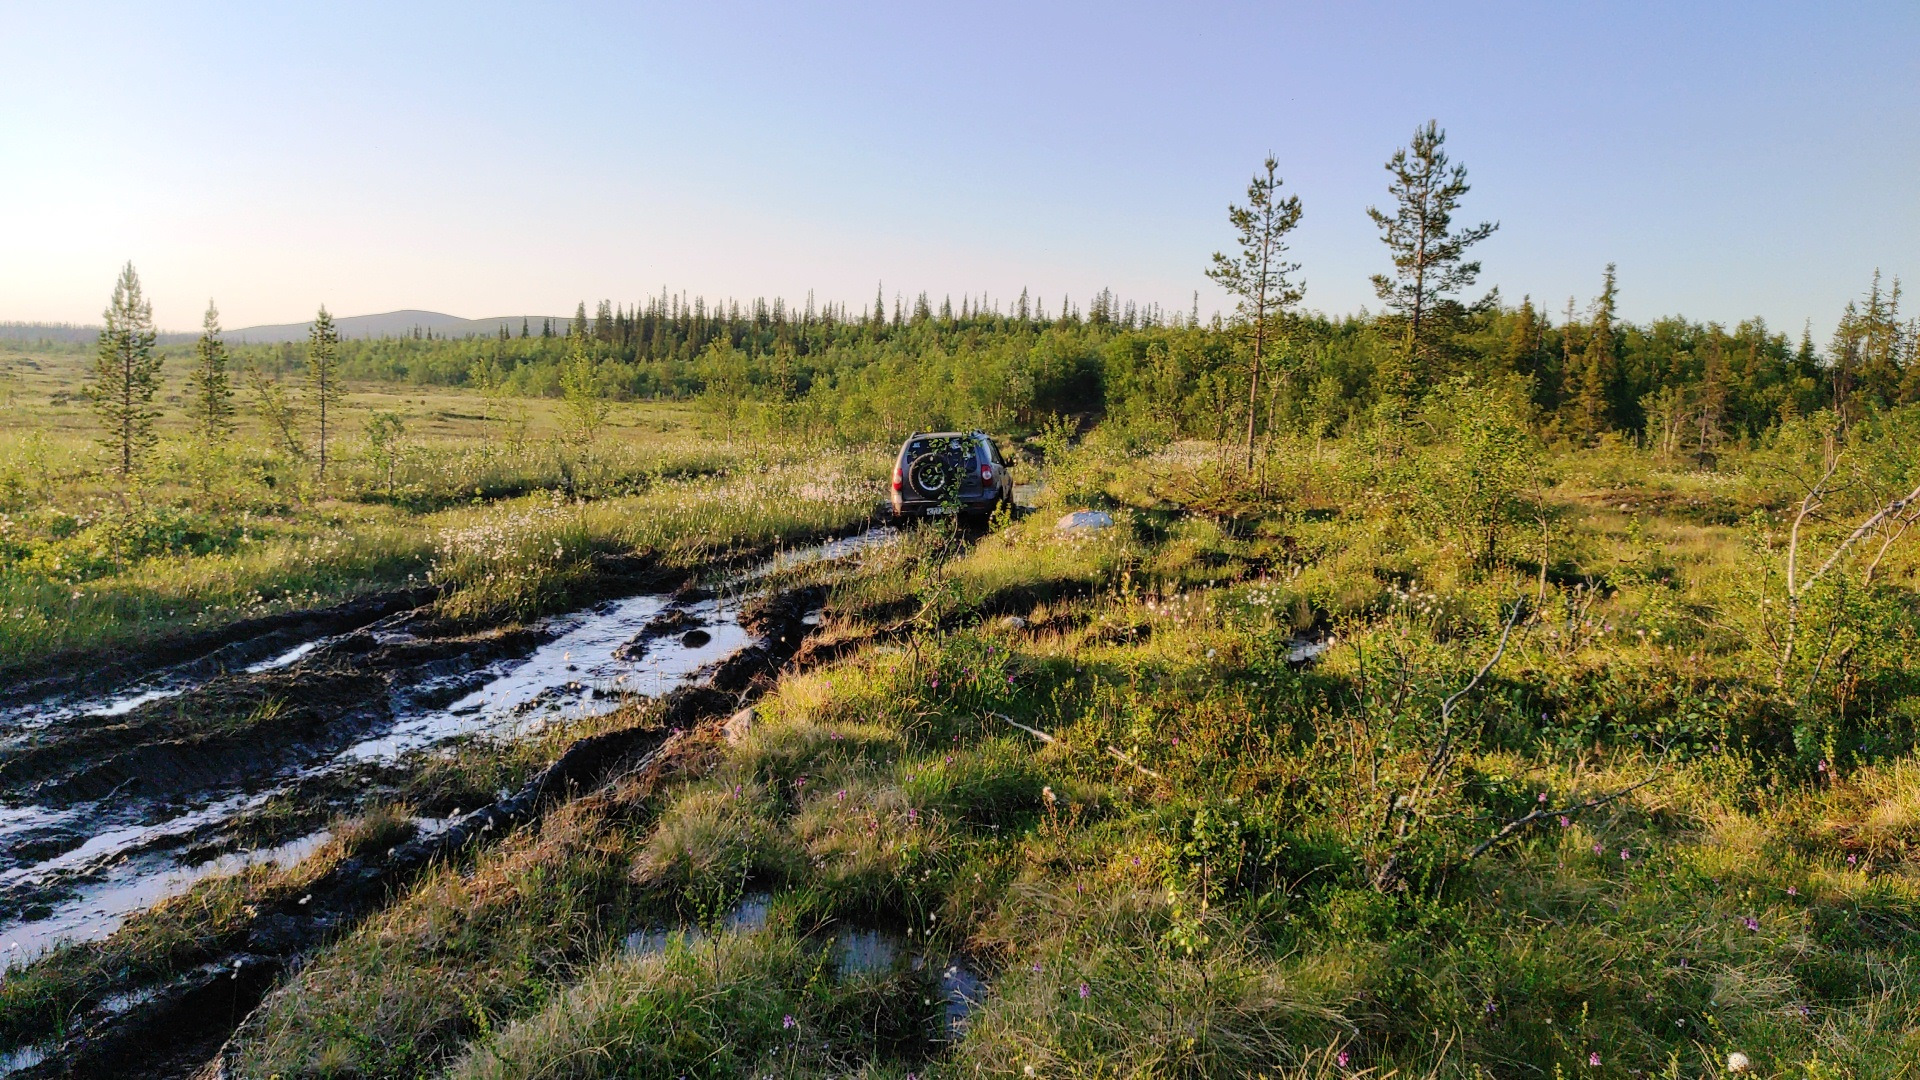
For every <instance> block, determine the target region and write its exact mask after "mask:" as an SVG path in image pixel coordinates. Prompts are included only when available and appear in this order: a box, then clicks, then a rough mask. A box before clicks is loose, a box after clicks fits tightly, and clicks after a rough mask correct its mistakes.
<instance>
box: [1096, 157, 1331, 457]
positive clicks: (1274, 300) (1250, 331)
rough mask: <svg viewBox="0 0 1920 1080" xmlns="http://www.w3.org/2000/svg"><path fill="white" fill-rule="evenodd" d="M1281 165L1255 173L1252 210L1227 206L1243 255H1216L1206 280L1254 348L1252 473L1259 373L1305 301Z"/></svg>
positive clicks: (1295, 212) (1294, 220)
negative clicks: (1286, 319) (1288, 318)
mask: <svg viewBox="0 0 1920 1080" xmlns="http://www.w3.org/2000/svg"><path fill="white" fill-rule="evenodd" d="M1279 168H1280V163H1279V162H1277V161H1275V160H1274V159H1273V158H1271V157H1269V158H1268V159H1267V160H1266V162H1265V163H1264V164H1263V166H1262V169H1263V172H1260V173H1255V174H1254V177H1253V181H1252V182H1251V183H1249V184H1248V185H1247V205H1245V206H1231V205H1230V206H1228V207H1227V220H1228V221H1230V222H1232V223H1233V228H1234V231H1235V232H1237V233H1239V234H1240V235H1239V237H1238V240H1239V243H1240V254H1239V255H1237V256H1230V255H1227V254H1226V253H1224V252H1219V251H1216V252H1214V253H1213V266H1212V267H1210V268H1208V270H1207V276H1208V277H1210V278H1212V279H1213V280H1214V281H1216V282H1218V283H1219V284H1220V287H1221V288H1223V289H1225V290H1227V291H1228V292H1230V293H1232V294H1233V295H1234V298H1235V299H1236V300H1237V301H1238V310H1239V313H1240V318H1241V320H1242V325H1243V326H1244V327H1245V328H1246V331H1247V335H1248V337H1249V339H1250V340H1251V343H1252V357H1251V362H1250V363H1249V365H1248V373H1249V376H1250V378H1249V379H1248V381H1247V471H1248V472H1249V473H1251V472H1252V471H1253V432H1254V424H1255V421H1256V420H1257V419H1258V415H1259V403H1260V374H1261V367H1262V365H1263V364H1264V363H1265V360H1266V352H1267V345H1268V343H1269V342H1270V341H1271V340H1272V339H1273V337H1274V335H1275V331H1276V329H1277V327H1276V320H1277V318H1278V317H1279V316H1282V315H1284V314H1285V313H1286V311H1287V309H1288V308H1290V307H1292V306H1293V305H1294V304H1297V303H1299V302H1300V298H1301V297H1302V296H1304V295H1305V294H1306V287H1305V286H1304V285H1302V284H1296V283H1295V282H1294V281H1292V280H1291V279H1290V278H1289V276H1288V275H1290V274H1292V273H1294V272H1295V271H1297V270H1299V269H1300V264H1299V263H1290V262H1288V261H1287V260H1286V254H1287V234H1288V233H1289V232H1292V231H1293V228H1294V226H1296V225H1298V224H1300V198H1299V196H1296V195H1289V196H1287V197H1286V198H1284V199H1282V198H1280V187H1281V185H1282V184H1283V183H1285V181H1283V180H1281V179H1280V177H1279V175H1278V170H1279ZM1099 302H1100V303H1101V304H1102V305H1103V307H1102V308H1101V310H1103V311H1104V310H1105V308H1104V305H1106V304H1109V303H1111V294H1108V293H1102V299H1101V300H1100V301H1099Z"/></svg>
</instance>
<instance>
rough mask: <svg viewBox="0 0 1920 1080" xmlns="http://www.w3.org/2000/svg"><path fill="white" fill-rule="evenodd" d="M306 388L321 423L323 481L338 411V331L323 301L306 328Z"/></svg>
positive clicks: (320, 469) (325, 475)
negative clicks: (309, 325)
mask: <svg viewBox="0 0 1920 1080" xmlns="http://www.w3.org/2000/svg"><path fill="white" fill-rule="evenodd" d="M307 392H308V395H309V396H310V397H311V398H312V400H313V409H314V413H315V416H316V418H317V419H318V421H319V425H320V431H319V435H320V461H319V471H320V480H321V482H322V483H325V482H326V479H327V440H328V438H329V436H330V435H331V434H332V430H333V427H334V426H335V424H336V422H337V421H338V420H339V411H340V393H341V391H340V331H339V330H338V329H336V328H335V327H334V325H333V316H332V315H329V314H328V313H327V307H326V305H325V304H322V305H320V313H319V314H318V315H315V316H314V318H313V326H312V328H311V329H309V330H308V332H307Z"/></svg>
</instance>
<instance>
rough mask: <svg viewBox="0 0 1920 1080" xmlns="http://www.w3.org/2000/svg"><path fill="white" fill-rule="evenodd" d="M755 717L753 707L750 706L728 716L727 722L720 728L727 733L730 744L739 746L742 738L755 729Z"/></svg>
mask: <svg viewBox="0 0 1920 1080" xmlns="http://www.w3.org/2000/svg"><path fill="white" fill-rule="evenodd" d="M753 719H754V717H753V707H752V706H748V707H747V708H744V709H741V710H740V711H739V712H737V713H734V714H733V715H732V716H729V717H727V722H726V723H725V724H724V725H722V726H721V728H720V730H721V732H722V733H724V734H725V735H726V737H727V742H728V743H729V744H731V745H735V746H737V745H739V743H740V740H742V739H744V738H746V737H747V735H748V734H749V733H750V732H752V731H753Z"/></svg>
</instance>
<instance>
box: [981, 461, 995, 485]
mask: <svg viewBox="0 0 1920 1080" xmlns="http://www.w3.org/2000/svg"><path fill="white" fill-rule="evenodd" d="M980 482H981V483H983V484H991V483H993V463H992V462H990V461H983V462H981V463H980Z"/></svg>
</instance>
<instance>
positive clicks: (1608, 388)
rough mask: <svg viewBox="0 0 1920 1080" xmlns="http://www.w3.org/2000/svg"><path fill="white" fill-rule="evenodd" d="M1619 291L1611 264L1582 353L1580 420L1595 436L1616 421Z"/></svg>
mask: <svg viewBox="0 0 1920 1080" xmlns="http://www.w3.org/2000/svg"><path fill="white" fill-rule="evenodd" d="M1618 297H1619V291H1618V290H1617V289H1616V288H1615V285H1614V267H1613V264H1612V263H1608V264H1607V276H1606V283H1605V284H1604V285H1603V286H1602V287H1601V290H1600V296H1599V298H1598V299H1597V300H1595V301H1594V302H1593V321H1592V322H1590V323H1588V324H1587V347H1586V349H1585V350H1584V351H1583V352H1582V353H1581V355H1580V389H1579V393H1578V395H1577V396H1576V397H1575V399H1574V410H1575V419H1576V423H1577V424H1578V425H1579V431H1580V434H1581V435H1582V436H1584V437H1586V438H1589V439H1591V438H1594V437H1595V436H1597V435H1599V434H1600V433H1601V432H1603V431H1606V430H1608V429H1610V428H1611V427H1612V426H1613V424H1612V420H1613V416H1612V411H1613V397H1612V395H1613V390H1614V382H1615V380H1616V378H1617V377H1618V375H1619V366H1618V363H1617V361H1616V359H1615V357H1614V333H1613V323H1614V315H1615V311H1614V308H1615V304H1616V301H1617V300H1618Z"/></svg>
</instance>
